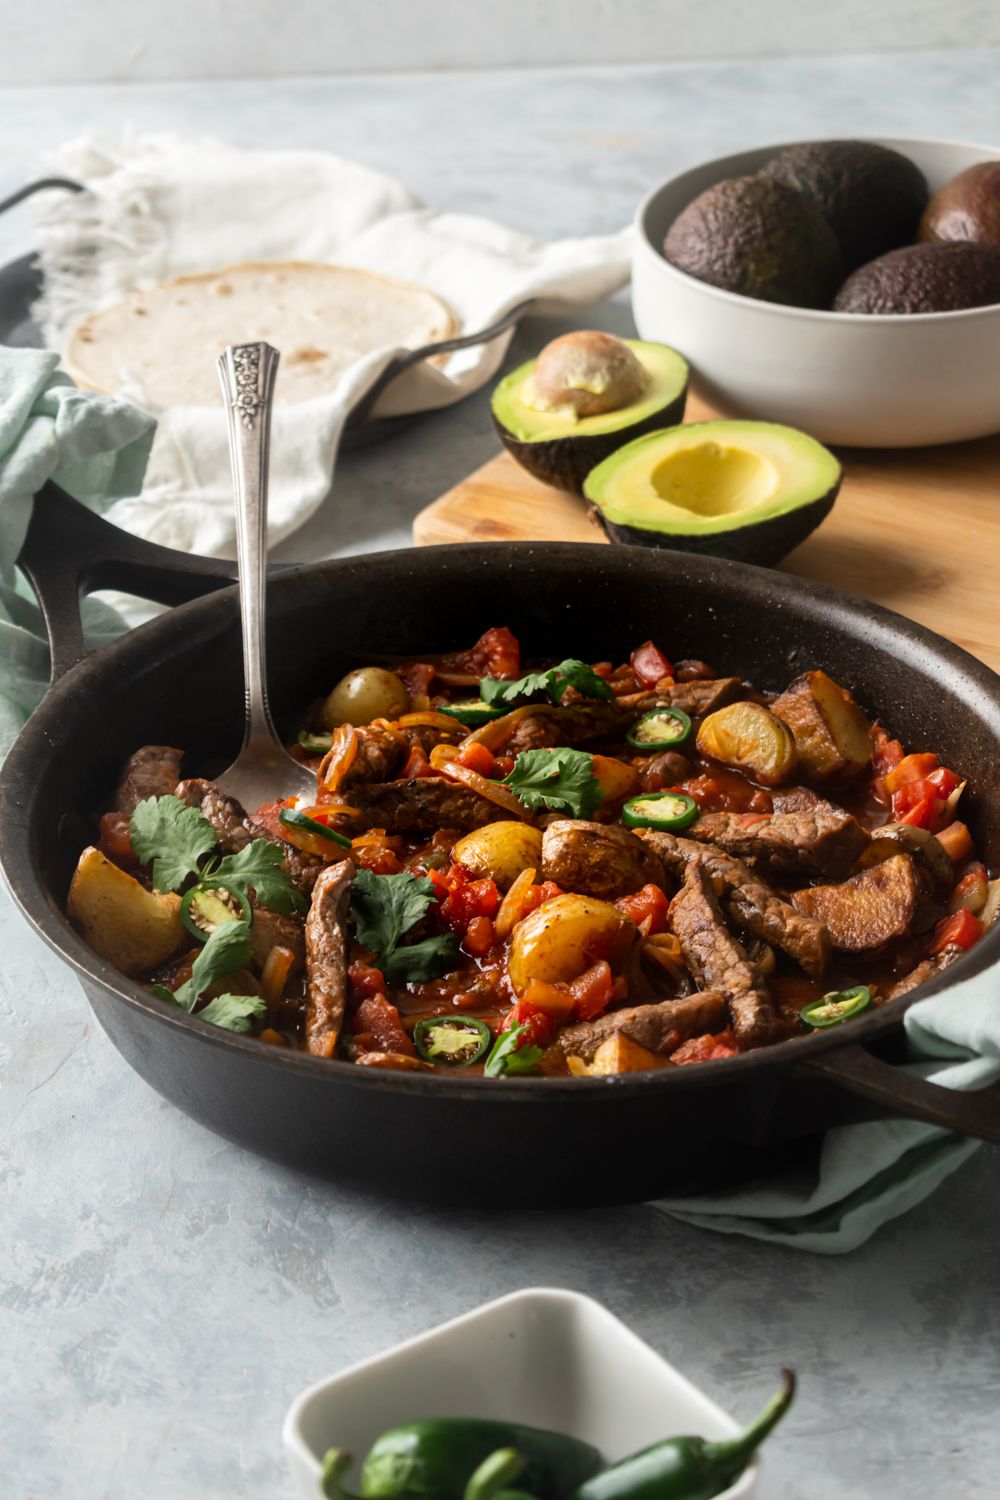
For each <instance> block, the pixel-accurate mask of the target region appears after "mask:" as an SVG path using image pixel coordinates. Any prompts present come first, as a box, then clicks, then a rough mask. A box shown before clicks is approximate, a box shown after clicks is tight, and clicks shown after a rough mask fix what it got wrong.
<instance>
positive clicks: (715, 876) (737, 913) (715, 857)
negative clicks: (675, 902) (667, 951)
mask: <svg viewBox="0 0 1000 1500" xmlns="http://www.w3.org/2000/svg"><path fill="white" fill-rule="evenodd" d="M639 837H640V838H641V839H642V841H643V843H644V844H646V845H647V846H648V847H649V848H650V849H653V850H655V851H656V853H657V855H658V856H659V858H660V860H661V861H662V863H663V864H664V866H665V867H666V868H667V869H668V870H670V871H672V872H673V873H674V874H676V875H678V876H679V877H680V878H681V879H683V877H684V872H685V870H686V868H687V866H688V865H689V864H692V863H693V864H700V865H701V866H702V868H703V869H705V870H706V871H707V872H708V875H709V878H710V879H711V880H712V882H713V884H715V883H719V884H721V885H722V887H723V890H722V896H721V901H722V905H723V907H724V908H725V910H726V911H727V912H728V914H729V916H731V917H732V919H733V921H734V922H735V923H736V925H737V926H738V927H742V928H743V929H744V931H746V932H749V933H752V934H753V936H754V937H756V938H760V939H761V940H762V941H763V942H765V943H771V944H772V945H773V946H774V947H775V948H780V949H781V950H782V951H783V952H784V953H787V954H788V956H789V958H794V960H795V962H796V963H797V964H800V965H801V966H802V968H803V969H805V971H806V973H807V974H811V975H812V977H813V978H814V979H819V978H821V977H822V975H823V974H824V973H825V971H826V967H827V964H828V963H829V961H830V936H829V934H828V932H827V930H826V928H825V927H824V926H823V924H822V922H818V921H816V919H815V918H814V917H809V916H805V915H804V914H803V913H802V912H797V911H796V910H795V908H794V906H791V905H789V903H788V902H787V901H786V900H784V898H783V897H781V896H779V895H778V894H777V892H775V891H772V890H771V887H770V886H769V885H765V883H764V881H763V880H762V879H761V878H760V876H759V875H757V874H755V873H754V871H753V870H751V869H750V867H749V865H745V864H744V863H743V861H742V860H739V859H734V858H733V857H732V855H729V854H724V853H723V852H722V850H721V849H716V848H714V847H713V845H711V844H699V843H696V842H695V840H694V839H680V838H677V837H676V836H675V835H674V834H672V833H663V832H659V831H658V830H656V829H653V828H649V829H646V830H644V831H643V832H642V833H641V834H640V835H639ZM543 848H544V845H543Z"/></svg>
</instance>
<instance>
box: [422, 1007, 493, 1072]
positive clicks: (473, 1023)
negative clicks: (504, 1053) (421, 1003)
mask: <svg viewBox="0 0 1000 1500" xmlns="http://www.w3.org/2000/svg"><path fill="white" fill-rule="evenodd" d="M413 1042H414V1046H415V1047H416V1049H417V1051H418V1052H419V1053H420V1056H421V1057H422V1058H423V1059H424V1061H425V1062H430V1063H440V1064H442V1065H443V1066H444V1067H446V1068H467V1067H469V1066H470V1065H471V1064H472V1063H476V1062H479V1060H480V1059H481V1058H483V1057H485V1055H486V1053H487V1052H488V1051H489V1050H490V1048H491V1047H492V1046H493V1033H492V1031H491V1030H490V1028H489V1027H488V1026H487V1024H486V1022H485V1021H480V1020H479V1018H478V1016H426V1017H425V1018H424V1020H422V1021H418V1022H417V1024H416V1026H414V1028H413Z"/></svg>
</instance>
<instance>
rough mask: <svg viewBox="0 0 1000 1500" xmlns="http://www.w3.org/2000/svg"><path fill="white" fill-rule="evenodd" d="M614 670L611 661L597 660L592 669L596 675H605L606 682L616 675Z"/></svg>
mask: <svg viewBox="0 0 1000 1500" xmlns="http://www.w3.org/2000/svg"><path fill="white" fill-rule="evenodd" d="M614 670H615V669H614V667H613V666H612V664H611V662H609V661H595V662H594V665H593V666H592V667H591V671H592V672H593V673H594V675H595V676H596V677H603V678H604V681H605V682H607V681H608V680H609V679H610V678H611V677H613V676H614Z"/></svg>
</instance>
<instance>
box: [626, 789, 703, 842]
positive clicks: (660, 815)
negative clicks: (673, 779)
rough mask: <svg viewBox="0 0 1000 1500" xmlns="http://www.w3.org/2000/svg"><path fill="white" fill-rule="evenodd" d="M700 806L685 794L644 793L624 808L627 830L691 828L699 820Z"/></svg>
mask: <svg viewBox="0 0 1000 1500" xmlns="http://www.w3.org/2000/svg"><path fill="white" fill-rule="evenodd" d="M698 812H699V808H698V804H697V802H696V801H695V800H694V798H693V797H689V796H687V794H686V793H685V792H643V793H642V794H641V796H638V797H630V798H629V800H628V802H626V803H625V806H624V807H623V808H622V822H623V823H624V824H625V827H626V828H669V829H672V830H673V831H674V832H677V831H678V830H679V829H681V828H690V827H691V824H692V823H695V822H697V819H698Z"/></svg>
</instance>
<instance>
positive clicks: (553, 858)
mask: <svg viewBox="0 0 1000 1500" xmlns="http://www.w3.org/2000/svg"><path fill="white" fill-rule="evenodd" d="M496 826H497V825H496V824H495V823H494V824H493V827H494V828H495V827H496ZM542 877H543V879H545V880H554V881H555V882H556V884H557V885H561V886H562V887H563V888H564V889H565V890H569V891H582V892H583V893H584V895H587V896H600V897H602V898H603V899H605V900H609V901H613V900H615V898H616V897H618V896H627V895H628V894H629V892H630V891H637V890H638V889H639V887H640V886H643V885H646V884H647V882H649V881H652V882H653V883H654V884H656V885H662V884H663V881H664V878H665V877H664V872H663V862H662V860H661V859H660V857H659V855H657V854H656V852H655V851H654V850H653V849H651V848H649V847H647V846H646V845H645V844H644V843H643V842H642V840H641V839H638V838H636V836H635V834H634V833H631V832H630V831H629V830H628V829H627V828H620V827H619V826H618V825H617V824H615V823H588V822H587V821H586V820H585V819H583V818H560V819H559V821H558V822H556V823H550V824H549V826H548V828H546V830H545V833H544V835H543V837H542Z"/></svg>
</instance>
